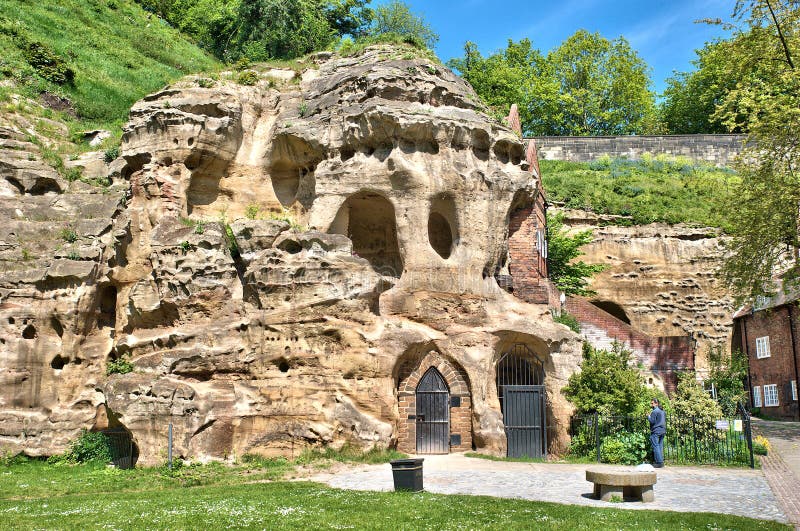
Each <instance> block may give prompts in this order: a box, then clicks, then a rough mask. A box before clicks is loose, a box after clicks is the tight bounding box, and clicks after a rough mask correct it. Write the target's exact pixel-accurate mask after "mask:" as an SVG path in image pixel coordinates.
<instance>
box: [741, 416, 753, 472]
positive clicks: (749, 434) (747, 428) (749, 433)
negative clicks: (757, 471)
mask: <svg viewBox="0 0 800 531" xmlns="http://www.w3.org/2000/svg"><path fill="white" fill-rule="evenodd" d="M739 409H741V411H742V423H743V424H744V436H745V437H746V438H747V450H748V451H749V452H750V468H755V467H756V461H755V457H753V429H752V425H751V424H750V413H748V412H747V410H746V409H745V408H744V406H743V405H742V404H741V402H740V403H739Z"/></svg>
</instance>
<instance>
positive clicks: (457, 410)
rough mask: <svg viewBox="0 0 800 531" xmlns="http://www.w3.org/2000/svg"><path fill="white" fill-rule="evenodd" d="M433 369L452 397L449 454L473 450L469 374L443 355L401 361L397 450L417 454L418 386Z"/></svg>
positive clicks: (412, 356) (428, 354) (413, 357)
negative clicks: (442, 380)
mask: <svg viewBox="0 0 800 531" xmlns="http://www.w3.org/2000/svg"><path fill="white" fill-rule="evenodd" d="M431 368H433V369H435V370H436V371H438V374H440V375H441V377H442V378H443V379H444V382H445V384H446V385H447V387H448V389H449V394H450V400H449V402H450V407H449V419H450V451H455V452H462V451H466V450H471V449H472V396H471V394H470V390H469V381H468V379H467V374H466V372H465V371H464V369H462V368H461V367H460V366H459V365H458V364H457V363H455V362H454V361H452V360H450V359H448V358H446V357H445V356H443V355H442V354H441V353H440V352H438V351H436V350H431V351H429V352H427V353H424V352H423V353H421V354H416V355H415V354H411V355H407V356H404V357H403V358H401V360H400V362H399V363H398V369H397V376H396V377H397V399H398V405H399V412H400V419H399V424H398V430H397V449H398V450H399V451H401V452H406V453H412V454H413V453H417V419H416V415H417V387H418V386H419V384H420V381H421V380H422V378H423V377H424V376H425V374H426V373H428V371H429V370H430V369H431Z"/></svg>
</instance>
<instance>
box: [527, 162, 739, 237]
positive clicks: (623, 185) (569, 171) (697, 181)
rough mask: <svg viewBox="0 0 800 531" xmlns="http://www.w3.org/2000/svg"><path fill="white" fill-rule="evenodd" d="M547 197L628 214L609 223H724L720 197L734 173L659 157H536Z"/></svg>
mask: <svg viewBox="0 0 800 531" xmlns="http://www.w3.org/2000/svg"><path fill="white" fill-rule="evenodd" d="M540 166H541V170H542V181H543V184H544V188H545V190H546V192H547V198H548V200H549V201H552V202H556V203H563V204H564V206H565V207H567V208H577V209H584V210H590V211H592V212H596V213H598V214H614V215H620V216H628V217H627V218H626V219H620V220H617V221H615V223H619V224H624V225H642V224H646V223H653V222H657V221H661V222H666V223H671V224H675V223H690V224H694V225H702V226H708V227H721V228H725V220H724V217H723V215H722V213H721V212H720V206H719V205H720V202H721V200H722V199H723V198H724V197H725V194H726V193H728V190H729V189H730V185H731V184H732V183H733V182H734V180H735V179H737V176H736V174H735V173H734V172H733V171H731V170H729V169H725V168H715V167H713V166H706V165H703V164H699V163H695V162H692V161H689V160H685V159H680V158H678V159H674V158H669V157H665V156H658V157H643V159H642V160H637V161H634V160H628V159H622V158H614V159H612V158H609V157H603V158H601V159H598V160H596V161H594V162H565V161H555V160H542V161H540Z"/></svg>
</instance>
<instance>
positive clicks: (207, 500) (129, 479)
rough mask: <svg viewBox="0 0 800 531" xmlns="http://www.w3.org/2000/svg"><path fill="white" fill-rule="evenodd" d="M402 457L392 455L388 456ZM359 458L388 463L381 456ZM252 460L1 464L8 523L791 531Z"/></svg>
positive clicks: (2, 508)
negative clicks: (313, 474)
mask: <svg viewBox="0 0 800 531" xmlns="http://www.w3.org/2000/svg"><path fill="white" fill-rule="evenodd" d="M393 456H394V454H392V455H390V454H388V453H387V454H384V455H383V457H382V458H381V459H380V460H385V459H389V458H390V457H393ZM330 457H332V458H333V460H339V461H347V460H349V459H350V458H347V457H343V458H339V457H337V456H335V455H333V454H331V456H330ZM326 459H328V458H325V457H323V456H322V455H321V454H319V453H317V454H307V455H306V456H304V457H303V458H301V459H300V460H299V464H304V463H317V464H324V461H325V460H326ZM352 460H355V461H362V462H369V461H378V460H379V459H378V457H377V455H376V454H374V455H372V456H371V457H365V458H363V459H362V458H355V457H353V458H352ZM249 461H250V462H249V463H245V464H241V465H237V466H224V465H221V464H211V465H201V466H189V467H181V468H178V469H176V470H174V471H172V472H170V471H168V470H167V469H165V468H163V467H160V468H138V469H135V470H116V469H112V468H108V467H105V466H102V465H91V464H90V465H72V466H69V465H57V466H56V465H49V464H47V463H45V462H43V461H26V462H21V463H20V462H16V463H12V464H10V465H5V466H0V528H8V529H96V528H101V527H108V528H113V529H198V528H204V529H222V528H229V527H233V528H253V529H264V528H269V529H318V528H322V529H346V528H350V529H699V528H704V529H787V527H786V526H782V525H780V524H777V523H774V522H763V521H757V520H750V519H747V518H740V517H734V516H726V515H717V514H708V513H677V512H665V511H630V510H621V509H596V508H593V507H579V506H568V505H559V504H553V503H542V502H529V501H521V500H509V499H499V498H489V497H483V496H448V495H437V494H429V493H417V494H413V493H395V492H384V493H378V492H356V491H344V490H338V489H332V488H329V487H326V486H323V485H319V484H315V483H310V482H306V481H285V480H283V481H282V480H278V481H274V480H276V479H278V478H286V477H290V476H292V475H293V474H294V472H293V471H294V470H295V466H296V465H297V464H298V463H295V462H289V461H286V460H283V459H271V460H270V459H254V460H249ZM388 473H389V469H388V467H387V474H388Z"/></svg>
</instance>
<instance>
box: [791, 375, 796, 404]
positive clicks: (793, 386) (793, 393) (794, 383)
mask: <svg viewBox="0 0 800 531" xmlns="http://www.w3.org/2000/svg"><path fill="white" fill-rule="evenodd" d="M792 400H794V401H795V402H796V401H797V380H792Z"/></svg>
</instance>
